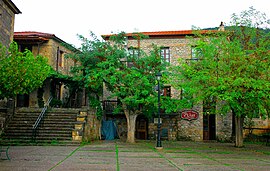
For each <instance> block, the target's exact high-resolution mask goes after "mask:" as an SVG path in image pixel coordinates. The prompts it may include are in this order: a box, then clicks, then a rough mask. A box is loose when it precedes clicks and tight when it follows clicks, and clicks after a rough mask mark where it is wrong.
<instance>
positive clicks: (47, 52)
mask: <svg viewBox="0 0 270 171" xmlns="http://www.w3.org/2000/svg"><path fill="white" fill-rule="evenodd" d="M58 48H59V50H60V51H61V52H62V53H63V55H62V60H63V62H62V65H61V66H59V64H57V53H58ZM32 53H33V54H34V55H41V56H44V57H46V58H47V59H48V63H49V65H51V66H52V68H53V69H54V70H58V71H59V72H60V73H62V74H64V75H71V72H70V69H71V67H72V66H74V61H73V60H72V59H67V58H65V55H68V54H70V53H73V52H72V51H71V50H69V49H67V48H66V47H64V46H63V45H62V44H61V42H58V41H56V40H55V39H49V40H48V41H47V42H45V43H42V44H38V45H33V46H32ZM44 91H45V92H44V101H47V99H48V98H49V96H50V83H49V80H46V82H45V88H44ZM68 93H69V92H68V89H66V88H65V86H64V85H62V86H61V93H60V94H61V96H60V99H61V100H64V99H65V98H66V97H67V96H68ZM37 100H38V99H37V91H36V90H35V91H33V92H31V94H30V98H29V107H38V102H37Z"/></svg>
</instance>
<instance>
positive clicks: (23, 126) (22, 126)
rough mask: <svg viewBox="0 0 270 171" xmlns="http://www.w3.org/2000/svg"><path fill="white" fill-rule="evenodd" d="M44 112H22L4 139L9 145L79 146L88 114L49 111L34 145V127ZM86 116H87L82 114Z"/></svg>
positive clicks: (59, 110)
mask: <svg viewBox="0 0 270 171" xmlns="http://www.w3.org/2000/svg"><path fill="white" fill-rule="evenodd" d="M40 112H41V109H34V108H19V109H17V110H16V113H15V115H14V116H13V118H12V120H11V121H10V122H9V123H8V125H7V127H6V129H5V130H4V134H3V136H2V137H1V138H2V140H1V141H2V143H9V144H11V145H12V144H14V145H16V144H30V145H31V144H52V145H79V144H80V142H81V141H82V134H83V128H84V122H85V118H86V112H81V111H80V110H79V109H63V108H55V109H54V108H53V109H48V110H47V112H46V114H45V117H44V120H43V121H42V122H41V125H40V126H39V128H38V130H37V133H36V138H35V141H33V138H32V137H33V129H32V128H33V125H34V123H35V121H36V119H37V118H38V116H39V114H40ZM81 113H83V114H81Z"/></svg>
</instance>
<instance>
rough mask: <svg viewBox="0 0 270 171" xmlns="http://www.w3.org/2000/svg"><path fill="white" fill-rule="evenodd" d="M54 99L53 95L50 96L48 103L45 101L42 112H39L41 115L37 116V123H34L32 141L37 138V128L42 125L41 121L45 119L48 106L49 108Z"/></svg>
mask: <svg viewBox="0 0 270 171" xmlns="http://www.w3.org/2000/svg"><path fill="white" fill-rule="evenodd" d="M52 99H53V97H52V96H50V97H49V99H48V101H47V103H45V105H44V107H43V109H42V111H41V112H40V114H39V116H38V118H37V120H36V122H35V124H34V125H33V128H32V130H33V133H32V141H35V140H36V136H37V129H38V127H39V126H40V123H41V121H42V120H43V118H44V114H45V113H46V111H47V108H48V106H49V105H50V102H51V101H52Z"/></svg>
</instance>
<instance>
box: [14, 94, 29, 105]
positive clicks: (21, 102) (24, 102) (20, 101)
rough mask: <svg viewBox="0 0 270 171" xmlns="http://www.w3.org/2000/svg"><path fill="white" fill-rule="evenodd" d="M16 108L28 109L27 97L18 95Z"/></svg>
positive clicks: (26, 95)
mask: <svg viewBox="0 0 270 171" xmlns="http://www.w3.org/2000/svg"><path fill="white" fill-rule="evenodd" d="M17 107H29V95H28V94H18V95H17Z"/></svg>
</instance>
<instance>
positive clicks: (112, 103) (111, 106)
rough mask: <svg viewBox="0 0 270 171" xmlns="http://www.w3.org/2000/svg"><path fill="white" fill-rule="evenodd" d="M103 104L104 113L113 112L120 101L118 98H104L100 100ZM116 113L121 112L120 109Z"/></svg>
mask: <svg viewBox="0 0 270 171" xmlns="http://www.w3.org/2000/svg"><path fill="white" fill-rule="evenodd" d="M102 105H103V111H104V113H105V114H113V112H115V109H116V108H117V107H119V105H120V102H119V101H118V100H104V101H103V102H102ZM118 113H123V112H122V111H120V112H118Z"/></svg>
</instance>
